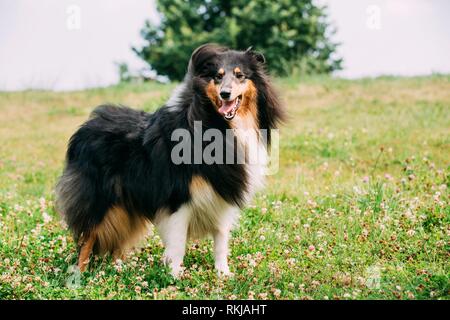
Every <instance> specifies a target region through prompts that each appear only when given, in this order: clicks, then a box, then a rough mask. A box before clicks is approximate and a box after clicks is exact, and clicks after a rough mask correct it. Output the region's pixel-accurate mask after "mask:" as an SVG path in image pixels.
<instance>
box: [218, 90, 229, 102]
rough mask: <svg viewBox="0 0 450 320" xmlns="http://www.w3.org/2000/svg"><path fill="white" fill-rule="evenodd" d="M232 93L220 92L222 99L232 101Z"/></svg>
mask: <svg viewBox="0 0 450 320" xmlns="http://www.w3.org/2000/svg"><path fill="white" fill-rule="evenodd" d="M230 96H231V92H229V91H220V97H221V98H222V99H224V100H227V99H230Z"/></svg>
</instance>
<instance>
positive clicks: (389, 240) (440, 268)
mask: <svg viewBox="0 0 450 320" xmlns="http://www.w3.org/2000/svg"><path fill="white" fill-rule="evenodd" d="M277 86H278V89H279V91H280V93H281V95H282V97H283V99H284V102H285V104H286V106H287V108H288V114H289V117H290V119H289V121H288V123H287V124H286V125H285V126H283V127H282V128H281V139H280V142H281V151H280V169H279V172H278V173H277V174H276V175H273V176H270V177H269V178H268V183H267V188H266V189H265V190H264V191H263V192H261V193H260V194H258V195H257V197H256V198H255V199H254V201H253V203H252V204H251V205H250V206H249V207H248V208H246V209H245V210H244V211H243V212H242V218H241V223H240V226H239V228H238V229H237V230H236V231H234V232H233V237H232V240H231V243H230V245H231V257H230V267H231V270H232V271H233V272H234V273H235V276H234V277H233V278H231V279H219V278H218V277H217V276H216V274H215V272H214V270H213V257H212V252H211V251H212V244H211V241H209V240H203V241H199V242H192V243H190V244H189V247H188V250H187V255H186V258H185V261H184V263H185V266H186V267H187V271H186V272H185V274H184V276H183V277H182V278H181V279H180V280H174V279H173V278H172V277H170V275H169V274H168V272H167V269H166V268H165V267H163V265H162V264H161V255H162V252H163V247H162V244H161V241H160V239H159V237H158V236H157V235H153V236H151V237H149V239H148V241H147V243H146V244H145V246H144V247H143V248H142V249H140V250H138V251H135V252H134V253H132V254H131V255H130V256H129V257H128V258H127V259H126V260H125V261H124V262H123V263H121V264H120V263H114V262H113V261H111V258H110V257H104V258H97V259H96V260H95V261H94V262H93V263H92V264H91V266H90V268H89V270H88V272H86V273H85V274H83V275H79V274H77V273H76V272H71V270H72V266H73V265H74V264H75V263H76V258H77V254H76V248H75V244H74V242H73V240H72V238H71V236H70V234H69V233H68V231H67V230H66V229H65V227H64V225H63V223H62V222H61V220H60V218H59V217H58V214H57V213H56V212H55V210H54V207H53V199H54V193H53V188H54V184H55V181H56V179H57V177H58V175H59V174H60V173H61V170H62V165H63V159H64V152H65V148H66V143H67V140H68V138H69V137H70V135H71V134H72V133H73V132H74V130H75V129H76V128H77V127H78V126H79V125H80V124H81V123H82V122H83V121H84V120H85V119H86V118H87V116H88V114H89V112H90V111H91V110H92V108H93V107H95V106H96V105H98V104H101V103H105V102H114V103H123V104H127V105H131V106H133V107H135V108H140V109H144V110H148V111H150V110H154V109H155V108H156V107H157V106H158V105H161V104H162V103H163V102H164V101H165V100H166V99H167V97H168V96H169V94H170V91H171V90H172V89H173V86H172V85H158V84H143V85H119V86H114V87H110V88H105V89H94V90H87V91H80V92H71V93H53V92H44V91H26V92H17V93H0V299H74V298H87V299H98V298H101V299H153V298H157V299H172V298H179V299H185V298H193V299H215V298H219V299H247V298H255V299H449V297H450V285H449V278H450V267H449V266H450V264H449V255H450V237H449V236H450V223H449V222H450V206H449V188H450V77H449V76H438V75H436V76H431V77H421V78H392V77H383V78H378V79H362V80H357V81H350V80H342V79H330V78H326V77H325V78H323V77H314V78H306V79H302V80H298V79H293V78H290V79H281V80H278V81H277Z"/></svg>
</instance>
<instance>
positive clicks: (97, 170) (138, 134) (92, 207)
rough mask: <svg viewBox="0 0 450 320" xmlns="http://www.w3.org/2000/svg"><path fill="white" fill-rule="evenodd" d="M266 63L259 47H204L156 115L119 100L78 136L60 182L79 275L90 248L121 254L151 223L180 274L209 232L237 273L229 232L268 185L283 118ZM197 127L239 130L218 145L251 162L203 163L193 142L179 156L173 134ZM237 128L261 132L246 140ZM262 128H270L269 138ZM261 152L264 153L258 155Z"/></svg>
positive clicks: (220, 258)
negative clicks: (268, 162) (269, 161)
mask: <svg viewBox="0 0 450 320" xmlns="http://www.w3.org/2000/svg"><path fill="white" fill-rule="evenodd" d="M264 64H265V59H264V56H263V55H262V54H260V53H257V52H255V51H253V50H251V49H248V50H247V51H245V52H243V51H234V50H230V49H227V48H223V47H219V46H217V45H212V44H207V45H203V46H201V47H199V48H197V49H196V50H195V51H194V52H193V54H192V56H191V59H190V61H189V65H188V72H187V74H186V77H185V80H184V81H183V82H182V83H181V84H180V86H179V87H178V88H177V89H176V90H175V91H174V94H173V96H172V97H171V98H170V100H169V101H168V102H167V103H166V104H165V105H164V106H163V107H161V108H160V109H159V110H157V111H156V112H154V113H151V114H150V113H146V112H143V111H136V110H133V109H130V108H126V107H122V106H120V107H119V106H112V105H103V106H99V107H97V108H96V109H95V110H94V111H93V112H92V114H91V116H90V119H89V120H88V121H87V122H85V123H84V124H83V125H82V126H81V127H80V128H79V129H78V131H77V132H76V133H75V134H74V135H73V136H72V137H71V139H70V142H69V146H68V150H67V156H66V166H65V169H64V172H63V174H62V176H61V178H60V180H59V182H58V185H57V188H56V191H57V192H56V193H57V208H58V210H59V212H60V213H61V214H62V216H63V217H64V219H65V221H66V222H67V225H68V227H69V228H70V230H71V231H72V233H73V235H74V239H75V240H76V241H77V243H78V245H79V258H78V266H79V268H80V270H81V271H84V270H85V268H86V266H87V265H88V262H89V257H90V254H91V253H92V252H94V253H97V254H105V253H111V254H113V256H114V257H116V258H118V257H122V256H123V254H124V253H125V252H126V251H127V250H129V249H131V248H133V247H134V246H135V245H136V244H137V243H138V242H139V240H140V239H141V238H142V236H145V235H146V234H147V232H148V227H149V223H153V224H154V225H155V227H156V230H157V231H158V233H159V234H160V236H161V239H162V241H163V244H164V247H165V253H164V258H163V259H164V263H165V264H166V265H168V266H169V267H170V269H171V272H172V274H173V275H174V276H178V275H179V274H180V272H181V271H182V262H183V257H184V254H185V247H186V242H187V240H189V239H197V238H201V237H205V236H209V235H211V236H212V237H213V239H214V255H215V267H216V269H217V271H218V272H219V274H225V275H227V274H229V273H230V271H229V268H228V262H227V255H228V239H229V236H230V231H231V229H232V227H233V225H234V224H235V221H236V219H237V217H238V213H239V209H240V208H242V207H243V206H245V205H246V204H247V203H248V201H250V199H251V197H252V195H253V194H254V192H255V191H256V190H257V189H258V188H259V187H261V185H262V182H263V176H264V170H263V169H264V160H261V158H263V159H264V158H265V156H266V155H267V151H266V150H267V146H268V144H269V143H270V129H273V128H275V127H276V125H277V123H278V122H279V121H280V120H281V118H282V110H281V109H280V104H279V100H278V98H277V96H276V94H275V92H274V90H273V88H272V86H271V84H270V81H269V79H268V76H267V74H266V72H265V67H264ZM196 126H197V129H198V128H200V130H201V131H204V130H206V129H214V130H215V132H216V133H217V132H220V133H221V134H223V135H224V136H225V135H228V137H229V136H230V135H229V134H228V132H229V131H231V132H232V134H231V137H232V139H222V141H221V142H220V141H218V143H219V146H220V147H223V148H222V150H220V149H221V148H216V149H215V153H216V156H217V155H219V153H221V155H223V156H224V157H222V159H224V158H225V157H226V158H227V159H229V158H231V159H232V160H236V158H237V157H236V155H237V154H238V153H239V152H241V154H244V158H245V159H244V160H245V161H240V162H239V161H231V163H230V162H225V161H217V162H213V163H211V162H210V161H209V162H208V163H206V161H200V162H199V161H195V160H196V159H194V158H196V157H197V156H198V154H199V150H198V149H196V148H195V146H194V145H195V143H192V145H188V149H186V148H184V149H183V151H182V152H180V155H181V157H182V159H184V160H186V161H182V162H181V163H180V161H173V154H174V148H175V147H176V146H177V145H178V143H179V141H177V140H176V139H174V137H173V133H174V132H175V131H176V130H179V129H183V130H184V131H185V132H188V133H192V134H193V135H194V134H195V132H194V131H196V129H195V127H196ZM239 129H243V130H247V131H248V130H250V132H253V134H250V135H247V136H246V138H245V139H244V138H243V137H242V134H240V133H238V130H239ZM260 129H265V130H268V131H267V135H265V137H263V135H261V134H260V132H261V130H260ZM188 140H189V139H188ZM210 140H211V137H210ZM218 140H220V139H218ZM216 142H217V141H216ZM230 143H231V144H232V145H233V148H232V150H233V151H232V154H231V155H232V156H231V157H230V154H229V152H228V149H229V148H228V147H229V145H230ZM207 145H208V143H207V141H206V142H205V141H202V142H201V143H200V147H201V148H203V149H205V148H207ZM184 146H186V145H184ZM197 146H198V144H197ZM255 146H256V148H254V147H255ZM216 147H217V144H216ZM250 147H252V148H250ZM225 149H226V150H227V151H225ZM250 149H252V150H257V151H258V152H253V151H249V150H250ZM191 151H192V152H191ZM201 151H202V150H200V153H201ZM213 153H214V152H213ZM256 154H258V157H259V158H260V159H257V161H252V159H251V158H252V157H253V158H254V157H255V156H256ZM197 160H198V159H197ZM253 160H255V159H253Z"/></svg>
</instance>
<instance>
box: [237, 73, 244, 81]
mask: <svg viewBox="0 0 450 320" xmlns="http://www.w3.org/2000/svg"><path fill="white" fill-rule="evenodd" d="M236 78H238V79H239V80H243V79H244V78H245V76H244V74H243V73H237V74H236Z"/></svg>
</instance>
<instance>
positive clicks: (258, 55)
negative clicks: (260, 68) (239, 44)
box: [245, 47, 266, 64]
mask: <svg viewBox="0 0 450 320" xmlns="http://www.w3.org/2000/svg"><path fill="white" fill-rule="evenodd" d="M245 54H247V55H249V56H251V57H253V58H254V59H255V60H256V61H258V62H259V63H261V64H264V63H266V57H264V55H263V54H262V53H261V52H257V51H254V50H253V47H248V49H247V50H245Z"/></svg>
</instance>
